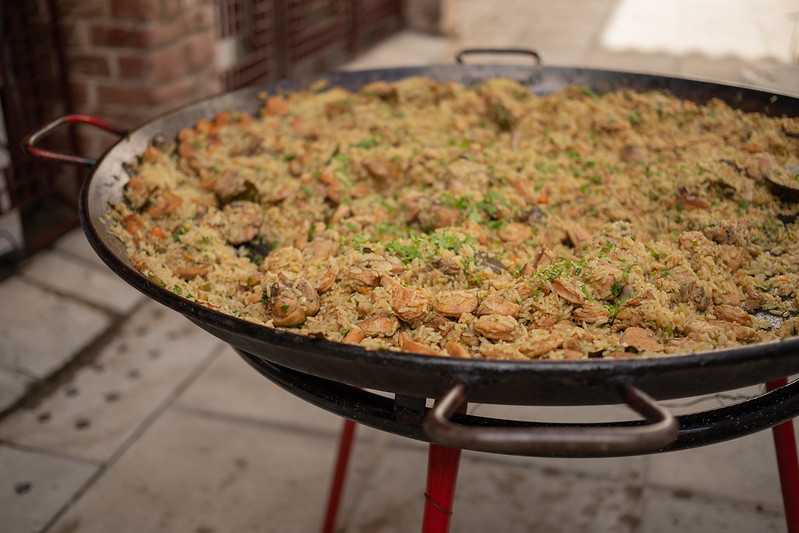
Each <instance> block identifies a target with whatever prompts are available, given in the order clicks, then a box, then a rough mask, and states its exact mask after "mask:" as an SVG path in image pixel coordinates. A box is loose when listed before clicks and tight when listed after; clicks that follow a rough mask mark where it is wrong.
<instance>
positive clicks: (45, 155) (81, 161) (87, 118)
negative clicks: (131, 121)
mask: <svg viewBox="0 0 799 533" xmlns="http://www.w3.org/2000/svg"><path fill="white" fill-rule="evenodd" d="M63 124H88V125H90V126H94V127H95V128H99V129H101V130H105V131H107V132H110V133H114V134H116V135H119V136H120V137H124V136H125V135H127V133H128V132H127V131H126V130H123V129H120V128H117V127H115V126H112V125H111V124H109V123H108V122H106V121H104V120H100V119H99V118H95V117H93V116H91V115H65V116H63V117H60V118H57V119H55V120H53V121H52V122H49V123H48V124H45V125H44V126H42V127H41V128H40V129H38V130H36V131H34V132H33V133H30V134H28V135H27V136H26V137H25V138H24V139H23V140H22V147H23V148H24V149H25V150H26V151H27V152H28V153H29V154H31V155H32V156H33V157H36V158H38V159H46V160H48V161H56V162H59V163H69V164H72V165H82V166H86V167H93V166H94V165H95V163H97V161H96V160H94V159H89V158H88V157H80V156H77V155H69V154H59V153H57V152H52V151H50V150H45V149H43V148H39V147H37V146H36V144H37V143H38V142H39V141H41V140H42V139H43V138H44V137H46V136H47V135H49V134H50V133H52V131H53V130H55V129H56V128H58V127H59V126H61V125H63Z"/></svg>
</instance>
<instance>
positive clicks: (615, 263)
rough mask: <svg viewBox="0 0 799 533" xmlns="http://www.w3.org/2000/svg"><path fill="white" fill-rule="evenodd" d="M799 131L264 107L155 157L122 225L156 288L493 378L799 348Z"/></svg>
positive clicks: (759, 121)
mask: <svg viewBox="0 0 799 533" xmlns="http://www.w3.org/2000/svg"><path fill="white" fill-rule="evenodd" d="M798 131H799V120H798V119H796V118H770V117H767V116H764V115H761V114H755V113H752V114H747V113H744V112H741V111H738V110H735V109H733V108H731V107H729V106H727V105H726V104H724V103H722V102H720V101H710V102H709V103H707V104H705V105H697V104H695V103H693V102H690V101H684V100H680V99H677V98H675V97H673V96H670V95H668V94H664V93H661V92H651V93H636V92H633V91H631V90H620V91H616V92H612V93H609V94H597V93H595V92H593V91H591V90H588V89H586V88H582V87H577V86H572V87H568V88H566V89H564V90H562V91H559V92H556V93H554V94H551V95H546V96H538V95H534V94H532V93H530V91H528V90H527V89H526V88H525V87H523V86H521V85H519V84H517V83H515V82H512V81H509V80H506V79H494V80H489V81H485V82H483V83H480V84H478V85H476V86H473V87H465V86H461V85H459V84H457V83H452V82H450V83H443V84H441V83H436V82H434V81H432V80H430V79H427V78H410V79H406V80H403V81H400V82H397V83H387V82H380V81H378V82H374V83H371V84H368V85H366V86H365V87H363V88H362V89H361V90H360V91H358V92H349V91H346V90H344V89H340V88H330V89H326V90H321V89H312V90H308V91H306V92H294V93H288V94H265V95H263V105H262V107H261V108H260V111H259V112H258V113H257V114H256V116H250V115H248V114H244V113H239V112H236V111H235V110H231V111H230V112H225V113H221V114H219V115H217V116H216V117H209V118H208V119H207V120H201V121H199V122H198V123H197V124H195V125H194V126H193V127H190V128H187V129H184V130H182V131H181V132H180V134H179V135H178V136H177V138H176V139H168V140H165V139H155V140H153V142H152V143H151V145H150V146H149V147H148V148H147V150H146V151H145V152H144V153H143V154H142V156H141V157H140V159H139V160H138V161H137V162H136V163H135V164H133V165H131V168H130V174H131V177H130V181H129V182H128V183H127V185H126V187H125V193H124V194H125V201H124V202H120V203H118V204H116V205H114V206H112V208H111V210H110V211H109V213H108V220H109V223H110V224H111V225H112V227H113V228H112V231H113V232H114V233H115V235H117V236H118V237H119V238H120V239H121V240H122V241H123V242H124V243H125V245H126V249H127V253H128V254H129V257H130V259H131V261H132V263H133V264H134V265H135V267H136V268H137V269H138V270H139V271H141V273H142V274H143V275H144V276H146V277H147V278H149V279H150V280H152V281H153V282H155V283H158V284H160V285H161V286H163V287H164V288H166V289H168V290H171V291H172V292H174V293H175V294H177V295H179V296H181V297H183V298H187V299H189V300H192V301H194V302H196V303H198V304H200V305H203V306H206V307H209V308H211V309H215V310H217V311H219V312H221V313H225V314H228V315H233V316H235V317H238V318H241V319H243V320H248V321H252V322H255V323H258V324H263V325H265V326H268V327H274V328H280V329H286V330H290V331H292V332H296V333H298V334H304V335H310V336H314V337H319V338H325V339H328V340H331V341H337V342H343V343H350V344H358V345H361V346H363V347H365V348H367V349H387V350H400V351H407V352H414V353H419V354H430V355H440V356H450V357H458V358H473V359H516V360H535V359H585V358H600V357H604V358H629V357H644V356H665V355H668V354H682V353H688V352H698V351H706V350H712V349H717V348H725V347H732V346H738V345H742V344H749V343H755V342H765V341H776V340H778V339H780V338H782V337H787V336H792V335H794V334H795V333H796V324H797V322H796V319H795V318H793V317H794V315H795V313H796V311H797V306H799V293H797V281H799V246H798V245H797V239H799V227H798V226H797V223H796V216H797V213H798V212H799V207H797V205H796V204H793V203H790V202H783V201H781V200H780V199H779V198H778V197H776V196H775V195H774V194H773V193H772V191H771V189H770V188H769V180H768V178H769V176H770V175H772V174H782V173H784V172H785V169H790V168H791V167H795V166H796V165H799V138H797V132H798ZM789 172H790V171H789ZM783 178H784V176H783ZM768 316H776V317H779V318H780V320H779V321H778V322H779V323H778V325H777V326H775V325H773V323H772V322H770V321H768V320H763V318H764V317H768Z"/></svg>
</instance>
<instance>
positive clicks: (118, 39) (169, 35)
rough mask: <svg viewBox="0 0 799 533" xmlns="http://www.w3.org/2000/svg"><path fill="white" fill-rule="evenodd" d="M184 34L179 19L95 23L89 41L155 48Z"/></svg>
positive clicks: (123, 46)
mask: <svg viewBox="0 0 799 533" xmlns="http://www.w3.org/2000/svg"><path fill="white" fill-rule="evenodd" d="M183 35H185V30H184V24H183V23H182V21H181V20H180V19H177V20H170V21H165V22H163V23H161V22H151V23H149V24H147V25H145V26H141V25H138V24H135V23H134V25H131V24H130V23H128V24H103V23H97V24H94V25H93V26H92V29H91V42H92V44H93V45H95V46H111V47H115V48H155V47H157V46H161V45H163V44H166V43H169V42H172V41H174V40H175V39H178V38H180V37H181V36H183Z"/></svg>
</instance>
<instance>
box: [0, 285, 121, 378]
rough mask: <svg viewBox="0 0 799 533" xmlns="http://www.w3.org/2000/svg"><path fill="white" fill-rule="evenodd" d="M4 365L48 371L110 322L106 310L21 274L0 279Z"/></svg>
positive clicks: (0, 357)
mask: <svg viewBox="0 0 799 533" xmlns="http://www.w3.org/2000/svg"><path fill="white" fill-rule="evenodd" d="M0 301H1V302H3V305H2V306H0V365H2V366H4V367H6V368H9V369H12V370H15V371H17V372H21V373H23V374H25V375H27V376H29V377H31V378H34V379H42V378H45V377H47V376H49V375H50V374H51V373H52V372H54V371H55V370H57V369H59V368H61V367H62V366H63V365H64V364H65V363H67V362H68V361H70V360H71V359H72V357H73V356H74V355H75V353H77V352H78V351H80V350H81V349H83V348H85V347H86V346H87V345H88V344H89V343H90V342H92V341H93V340H94V339H95V338H96V337H97V336H98V335H99V334H100V333H102V332H103V331H105V330H106V328H108V326H109V325H110V324H111V318H110V317H109V315H108V314H107V313H104V312H102V311H100V310H98V309H95V308H92V307H89V306H87V305H84V304H81V303H79V302H76V301H74V300H72V299H69V298H64V297H61V296H57V295H55V294H53V293H52V292H49V291H46V290H44V289H41V288H39V287H36V286H34V285H31V284H30V283H27V282H25V281H24V280H22V279H21V278H20V277H18V276H15V277H12V278H9V279H8V280H6V281H5V282H3V283H2V284H0Z"/></svg>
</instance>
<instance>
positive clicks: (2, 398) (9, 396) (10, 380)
mask: <svg viewBox="0 0 799 533" xmlns="http://www.w3.org/2000/svg"><path fill="white" fill-rule="evenodd" d="M31 383H33V379H31V378H30V377H29V376H26V375H24V374H22V373H21V372H15V371H14V370H12V369H10V368H6V367H4V366H0V413H2V412H3V411H4V410H6V409H8V408H9V407H11V406H12V405H14V404H15V403H17V402H18V401H19V400H20V399H21V398H22V397H23V396H24V395H25V392H26V391H27V389H28V387H29V386H30V384H31Z"/></svg>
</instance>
